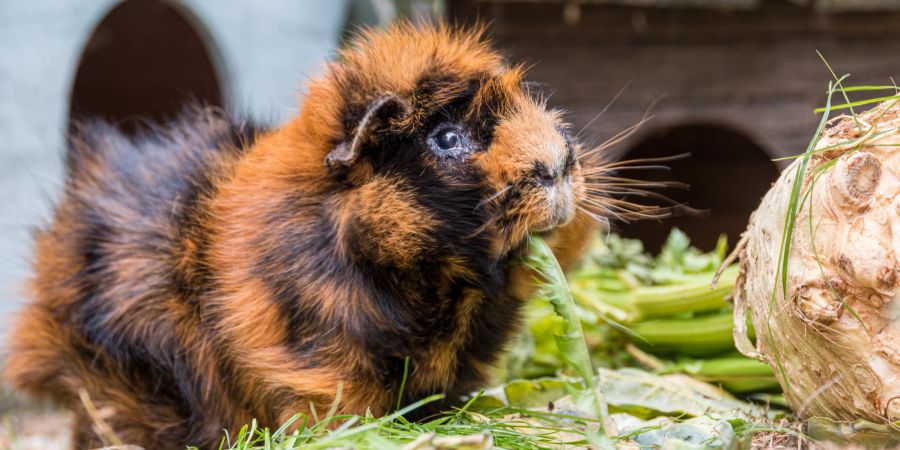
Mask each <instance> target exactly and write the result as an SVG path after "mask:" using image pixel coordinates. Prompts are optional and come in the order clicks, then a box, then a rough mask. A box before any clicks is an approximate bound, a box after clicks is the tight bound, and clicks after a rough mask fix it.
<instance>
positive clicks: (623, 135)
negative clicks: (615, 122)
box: [578, 116, 653, 159]
mask: <svg viewBox="0 0 900 450" xmlns="http://www.w3.org/2000/svg"><path fill="white" fill-rule="evenodd" d="M652 118H653V116H650V117H645V118H643V119H641V120H640V122H638V123H636V124H634V125H631V126H630V127H628V128H626V129H624V130H622V131H620V132H618V133H616V134H615V136H613V137H611V138H609V139H607V140H606V141H604V142H603V143H602V144H600V145H598V146H596V147H594V148H592V149H590V150H588V151H586V152H584V153H582V154H580V155H578V158H579V159H582V158H587V157H590V156H592V155H595V154H596V153H598V152H601V151H603V150H606V149H608V148H610V147H612V146H614V145H616V144H618V143H619V142H622V141H623V140H625V139H628V138H629V137H630V136H631V135H632V134H634V133H635V132H637V130H638V129H639V128H640V127H641V126H642V125H643V124H645V123H647V121H649V120H650V119H652Z"/></svg>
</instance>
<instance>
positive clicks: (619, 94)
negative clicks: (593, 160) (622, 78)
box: [575, 78, 634, 139]
mask: <svg viewBox="0 0 900 450" xmlns="http://www.w3.org/2000/svg"><path fill="white" fill-rule="evenodd" d="M633 80H634V78H632V79H630V80H628V82H626V83H625V86H622V89H619V92H617V93H616V95H615V97H613V98H612V100H610V101H609V103H607V104H606V106H604V107H603V109H601V110H600V113H599V114H597V115H596V116H594V118H593V119H591V120H589V121H588V123H586V124H584V126H583V127H581V129H580V130H578V133H576V134H575V138H576V139H578V138H580V137H581V133H584V130H587V129H588V127H589V126H591V124H593V123H594V122H596V121H597V119H599V118H600V117H601V116H603V114H605V113H606V110H607V109H609V107H610V106H612V104H613V103H615V102H616V100H618V99H619V96H621V95H622V93H624V92H625V89H628V86H630V85H631V82H632V81H633Z"/></svg>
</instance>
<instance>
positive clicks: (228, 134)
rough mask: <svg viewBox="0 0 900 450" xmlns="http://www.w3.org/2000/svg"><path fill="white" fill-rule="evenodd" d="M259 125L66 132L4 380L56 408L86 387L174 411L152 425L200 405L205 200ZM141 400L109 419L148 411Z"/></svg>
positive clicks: (200, 121) (193, 119) (202, 117)
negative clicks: (50, 209) (60, 178)
mask: <svg viewBox="0 0 900 450" xmlns="http://www.w3.org/2000/svg"><path fill="white" fill-rule="evenodd" d="M254 134H255V131H254V130H253V129H252V128H251V127H248V126H246V125H241V124H237V123H233V122H231V121H229V120H227V119H226V118H224V117H222V116H221V115H220V114H216V113H213V112H210V111H207V110H200V109H197V110H194V111H192V112H191V113H190V114H188V115H186V116H184V117H182V118H181V119H180V120H179V121H177V122H175V123H173V124H172V125H170V126H168V127H167V128H159V129H156V130H154V131H153V132H152V133H145V134H143V135H140V136H137V137H133V138H131V137H128V136H125V135H123V134H122V133H121V132H120V131H118V130H117V129H115V128H114V127H112V126H111V125H109V124H106V123H103V122H95V123H92V124H88V125H85V126H82V127H81V128H80V129H79V131H78V132H77V133H76V134H75V135H73V136H72V138H71V143H70V148H69V153H68V155H67V174H66V182H65V188H64V192H63V194H62V198H61V199H60V202H59V203H58V205H57V207H56V210H55V213H54V218H53V221H52V222H51V223H50V224H49V225H48V226H46V227H44V228H43V229H40V230H38V231H37V232H36V234H35V247H34V260H33V276H32V279H31V280H30V284H29V285H28V294H29V296H30V297H31V303H30V304H29V305H27V306H26V308H25V309H24V310H23V312H22V313H21V316H20V317H19V319H18V320H17V323H16V327H15V329H14V330H13V332H12V334H11V336H10V340H9V342H10V343H9V348H10V355H9V358H8V360H7V363H6V367H5V372H6V373H5V375H6V378H7V380H8V381H9V382H11V383H12V384H13V385H14V386H15V387H18V388H21V389H24V390H26V391H30V392H31V393H33V394H37V395H42V396H49V397H51V398H54V399H56V400H57V401H60V402H62V403H64V404H72V403H73V402H78V401H80V400H79V399H78V391H79V390H80V389H85V390H86V391H87V393H88V394H89V395H91V397H92V399H93V400H94V401H95V402H97V403H101V404H102V402H103V399H104V397H106V396H110V397H112V396H116V397H120V398H121V397H123V396H124V397H125V398H134V399H135V400H138V399H139V398H140V397H142V396H150V397H152V400H153V402H154V403H157V404H159V403H169V404H170V405H171V410H172V415H171V416H170V417H158V418H155V419H153V420H158V421H160V422H167V421H171V426H172V427H179V426H181V424H183V423H184V419H185V417H182V415H183V414H184V413H185V412H187V411H191V410H192V409H196V408H191V404H192V403H193V404H194V405H198V404H203V403H204V402H203V401H202V399H200V398H194V397H195V396H197V395H200V394H199V392H200V390H199V389H198V387H199V386H195V385H191V383H204V380H203V379H202V378H203V377H200V376H193V375H194V374H197V373H199V372H201V371H204V369H200V368H198V367H197V365H203V364H205V363H204V362H201V361H197V360H196V359H197V358H198V357H195V356H196V355H195V353H196V351H201V350H197V348H199V349H204V348H207V347H208V345H205V344H204V337H203V336H202V332H201V328H202V327H201V324H200V323H199V320H200V318H199V313H198V308H199V307H198V306H197V303H196V301H195V300H196V295H198V293H199V292H201V291H202V283H203V282H204V274H203V273H202V271H203V269H202V267H201V266H202V264H201V262H200V258H198V255H199V254H200V253H202V251H203V245H204V243H203V235H204V233H203V227H204V219H205V214H204V212H205V211H204V208H205V205H204V203H205V198H207V196H208V195H209V194H210V193H211V192H212V191H213V190H214V189H215V185H216V180H217V179H218V178H220V177H224V176H227V174H228V171H229V168H230V167H231V165H232V164H233V162H234V161H235V160H236V159H237V158H240V155H241V153H242V149H244V148H246V147H248V146H249V144H250V141H252V140H253V136H254ZM195 347H196V348H195ZM176 374H179V375H181V376H180V377H179V376H176ZM116 380H120V381H121V382H119V383H117V382H116ZM148 400H150V399H148ZM119 403H121V401H119ZM140 403H142V402H141V401H139V400H138V401H135V402H134V406H135V408H136V410H135V411H117V420H120V419H121V420H128V419H129V417H131V416H133V417H134V420H138V421H139V420H148V419H146V418H142V417H141V416H145V415H146V412H145V411H141V410H140V409H139V404H140ZM144 403H145V404H149V403H146V402H144ZM124 425H126V427H124V428H126V429H127V424H124ZM135 425H138V424H135ZM159 425H161V427H159V428H166V424H165V423H160V424H159ZM119 428H120V429H121V428H122V427H119ZM136 428H140V427H136ZM197 431H198V430H194V433H195V432H197ZM185 432H186V433H192V432H190V431H185Z"/></svg>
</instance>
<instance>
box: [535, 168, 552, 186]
mask: <svg viewBox="0 0 900 450" xmlns="http://www.w3.org/2000/svg"><path fill="white" fill-rule="evenodd" d="M534 180H535V182H536V183H537V184H539V185H541V186H544V187H551V186H553V185H555V184H556V175H555V174H554V173H553V172H552V171H551V170H550V169H549V168H547V166H545V165H543V164H536V165H535V168H534Z"/></svg>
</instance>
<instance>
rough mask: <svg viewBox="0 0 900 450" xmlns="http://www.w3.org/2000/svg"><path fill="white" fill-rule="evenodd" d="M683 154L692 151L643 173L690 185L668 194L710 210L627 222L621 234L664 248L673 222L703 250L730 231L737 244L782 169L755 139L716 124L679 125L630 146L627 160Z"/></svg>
mask: <svg viewBox="0 0 900 450" xmlns="http://www.w3.org/2000/svg"><path fill="white" fill-rule="evenodd" d="M682 153H691V157H690V158H687V159H682V160H679V161H673V162H669V163H666V165H668V166H669V167H671V171H670V172H655V173H650V172H647V173H644V174H642V176H641V178H642V179H647V180H670V181H680V182H683V183H687V184H689V185H690V190H687V191H681V190H674V189H672V190H667V191H665V194H667V195H668V196H670V197H672V198H673V199H675V200H677V201H679V202H687V203H688V204H689V205H690V206H692V207H694V208H697V209H701V210H706V213H705V214H703V215H702V216H700V217H689V216H683V217H675V218H672V219H667V220H663V221H661V222H654V221H641V222H634V223H631V224H625V225H622V226H621V227H620V231H621V233H622V234H623V235H624V236H628V237H633V238H639V239H641V240H643V241H644V244H645V246H646V248H647V249H648V250H650V251H652V252H657V251H659V249H660V247H661V246H662V244H663V242H664V241H665V239H666V236H668V233H669V230H670V229H671V228H672V227H678V228H680V229H681V230H682V231H684V232H685V233H687V235H688V236H690V238H691V242H692V243H693V244H694V245H695V246H697V247H699V248H700V249H703V250H711V249H712V248H713V247H714V246H715V243H716V240H717V239H718V237H719V234H721V233H726V234H727V235H728V242H729V244H730V245H731V246H733V245H734V244H735V243H736V242H737V239H738V238H739V237H740V234H741V233H742V232H743V231H744V229H745V228H746V226H747V221H748V219H749V218H750V213H752V212H753V210H755V209H756V207H757V206H758V205H759V201H760V199H761V198H762V196H763V195H764V194H765V193H766V191H768V189H769V187H770V186H771V185H772V183H773V182H774V181H775V180H776V179H777V178H778V175H779V171H778V169H777V168H776V166H775V164H774V163H773V162H772V160H771V158H770V157H769V156H768V155H767V154H766V153H765V151H763V149H762V148H760V147H759V146H758V145H757V144H756V143H754V142H753V141H752V140H751V139H750V138H748V137H747V136H745V135H743V134H741V133H739V132H736V131H733V130H729V129H727V128H723V127H720V126H715V125H687V126H678V127H674V128H669V129H666V130H661V131H658V132H655V133H652V134H651V135H649V136H647V137H646V138H645V139H644V140H643V141H641V142H640V143H638V144H637V145H636V146H634V147H633V148H632V149H631V150H629V151H628V152H627V153H626V155H625V159H633V158H651V157H660V156H674V155H678V154H682ZM629 175H630V174H629Z"/></svg>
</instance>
